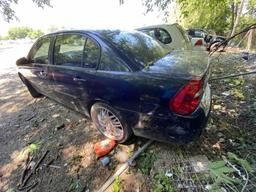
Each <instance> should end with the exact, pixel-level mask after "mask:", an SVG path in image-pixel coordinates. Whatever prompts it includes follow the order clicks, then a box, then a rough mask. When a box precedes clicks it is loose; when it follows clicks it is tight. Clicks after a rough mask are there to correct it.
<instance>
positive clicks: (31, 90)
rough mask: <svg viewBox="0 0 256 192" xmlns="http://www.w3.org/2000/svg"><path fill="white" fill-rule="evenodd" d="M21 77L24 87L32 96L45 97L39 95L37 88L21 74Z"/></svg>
mask: <svg viewBox="0 0 256 192" xmlns="http://www.w3.org/2000/svg"><path fill="white" fill-rule="evenodd" d="M19 77H20V79H21V81H22V82H23V83H24V85H26V87H27V88H28V91H29V93H30V95H31V96H32V97H33V98H40V97H43V95H42V94H41V93H39V92H38V91H37V90H35V88H34V87H33V86H32V85H31V84H30V83H29V81H28V80H27V79H26V78H25V77H23V76H22V75H21V74H19Z"/></svg>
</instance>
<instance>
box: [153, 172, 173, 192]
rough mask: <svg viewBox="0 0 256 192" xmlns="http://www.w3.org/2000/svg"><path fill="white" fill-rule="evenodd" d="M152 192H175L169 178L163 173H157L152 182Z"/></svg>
mask: <svg viewBox="0 0 256 192" xmlns="http://www.w3.org/2000/svg"><path fill="white" fill-rule="evenodd" d="M153 192H175V190H174V188H173V187H172V185H171V181H170V178H169V177H167V176H166V175H165V174H164V173H157V174H156V175H155V176H154V180H153Z"/></svg>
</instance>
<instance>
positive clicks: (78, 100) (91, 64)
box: [51, 33, 100, 113]
mask: <svg viewBox="0 0 256 192" xmlns="http://www.w3.org/2000/svg"><path fill="white" fill-rule="evenodd" d="M91 43H93V41H92V40H91V39H88V37H86V36H84V35H83V34H76V33H72V34H60V35H57V36H56V39H55V45H54V54H53V61H54V65H53V66H52V67H51V71H52V74H53V79H54V90H55V94H56V96H57V98H58V101H59V102H61V103H63V104H64V105H66V106H67V107H70V108H72V109H75V110H76V111H79V112H82V113H85V112H86V108H85V106H86V104H87V103H88V99H89V91H90V88H91V79H92V77H93V76H94V74H95V67H96V66H97V64H98V58H99V55H98V54H99V53H100V51H99V47H96V48H95V47H93V46H92V45H91V46H89V45H90V44H91ZM94 45H95V44H94ZM92 52H94V55H95V54H96V56H95V57H96V58H95V57H94V56H93V54H92Z"/></svg>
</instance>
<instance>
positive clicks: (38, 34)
mask: <svg viewBox="0 0 256 192" xmlns="http://www.w3.org/2000/svg"><path fill="white" fill-rule="evenodd" d="M42 35H44V32H43V31H42V30H39V29H38V30H33V31H31V32H29V33H28V37H29V38H30V39H36V38H38V37H41V36H42Z"/></svg>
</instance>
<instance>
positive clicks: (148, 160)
mask: <svg viewBox="0 0 256 192" xmlns="http://www.w3.org/2000/svg"><path fill="white" fill-rule="evenodd" d="M156 160H157V156H156V154H155V153H153V152H149V153H142V155H141V156H140V157H139V160H138V168H139V170H140V171H141V173H142V174H145V175H148V174H149V172H150V170H151V167H152V166H153V164H154V162H155V161H156Z"/></svg>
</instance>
